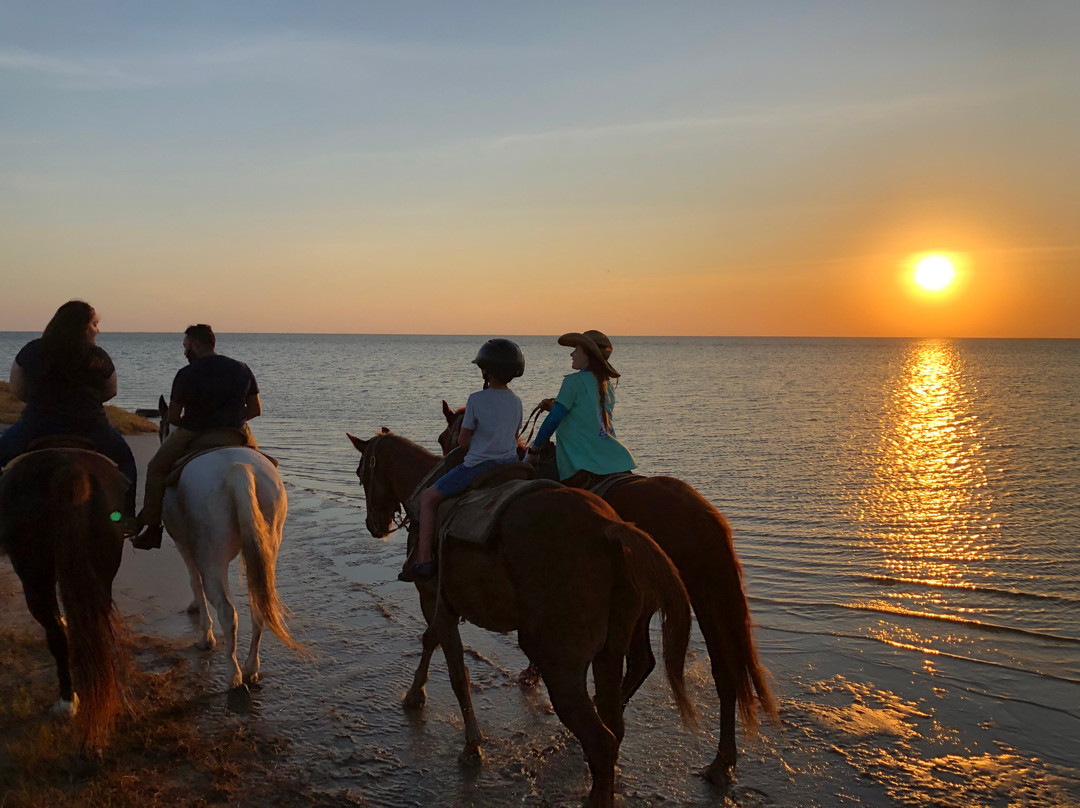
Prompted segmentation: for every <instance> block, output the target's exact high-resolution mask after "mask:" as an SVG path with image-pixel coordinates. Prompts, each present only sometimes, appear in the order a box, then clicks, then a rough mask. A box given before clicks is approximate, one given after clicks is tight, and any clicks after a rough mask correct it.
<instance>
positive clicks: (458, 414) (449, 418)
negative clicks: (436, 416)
mask: <svg viewBox="0 0 1080 808" xmlns="http://www.w3.org/2000/svg"><path fill="white" fill-rule="evenodd" d="M442 411H443V417H444V418H445V419H446V429H444V430H443V431H442V432H440V433H439V446H440V447H441V448H442V453H443V454H444V455H448V454H450V452H451V451H453V450H454V449H455V448H456V447H457V445H458V435H460V434H461V422H462V421H464V420H465V408H464V407H461V408H460V409H457V410H455V409H451V407H450V405H449V404H447V403H446V399H445V398H444V399H443V403H442Z"/></svg>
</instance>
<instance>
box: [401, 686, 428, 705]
mask: <svg viewBox="0 0 1080 808" xmlns="http://www.w3.org/2000/svg"><path fill="white" fill-rule="evenodd" d="M425 704H427V693H426V692H424V690H423V688H421V689H420V691H419V692H418V693H414V692H412V691H411V690H410V691H409V692H408V693H406V694H405V698H404V699H402V701H401V706H402V707H403V708H404V709H406V710H422V709H423V708H424V705H425Z"/></svg>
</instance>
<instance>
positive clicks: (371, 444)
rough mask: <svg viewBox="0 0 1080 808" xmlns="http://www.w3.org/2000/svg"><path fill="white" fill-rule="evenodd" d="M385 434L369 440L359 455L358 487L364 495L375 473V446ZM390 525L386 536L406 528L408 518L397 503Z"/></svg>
mask: <svg viewBox="0 0 1080 808" xmlns="http://www.w3.org/2000/svg"><path fill="white" fill-rule="evenodd" d="M387 434H388V433H386V432H380V433H379V434H378V435H376V436H375V437H373V438H372V439H371V440H369V441H368V442H367V445H366V446H365V447H364V451H363V453H362V454H361V455H360V485H361V486H363V488H364V493H365V494H366V493H367V492H368V490H369V488H370V487H373V480H372V475H374V473H375V444H376V443H377V442H378V441H380V440H382V439H383V438H385V437H386V435H387ZM368 504H370V503H368ZM390 524H392V525H393V528H391V529H390V530H388V531H387V532H386V535H387V536H389V535H390V534H391V533H394V532H396V531H398V530H400V529H401V528H403V527H408V525H409V517H408V515H407V514H405V513H404V508H403V503H401V502H399V503H398V504H397V507H396V508H395V509H394V513H393V514H392V515H391V517H390Z"/></svg>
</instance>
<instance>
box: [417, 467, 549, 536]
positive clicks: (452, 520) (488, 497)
mask: <svg viewBox="0 0 1080 808" xmlns="http://www.w3.org/2000/svg"><path fill="white" fill-rule="evenodd" d="M561 487H562V484H561V483H557V482H555V481H554V480H510V481H509V482H505V483H500V484H498V485H493V486H489V487H487V488H476V489H470V490H468V491H466V492H465V493H464V494H460V495H457V496H453V497H448V498H447V499H445V500H444V501H443V502H440V503H439V516H438V519H439V522H438V524H439V528H438V534H437V535H438V540H439V541H440V542H441V541H443V540H444V539H446V538H454V539H458V540H459V541H467V542H470V543H472V544H487V543H488V542H489V541H490V540H491V536H492V534H493V533H494V532H495V526H496V525H497V524H498V521H499V517H500V516H502V513H503V511H504V510H506V506H507V505H509V504H510V503H511V502H513V501H514V500H515V499H517V498H518V497H520V496H523V495H525V494H527V493H530V492H532V491H538V490H540V489H542V488H561Z"/></svg>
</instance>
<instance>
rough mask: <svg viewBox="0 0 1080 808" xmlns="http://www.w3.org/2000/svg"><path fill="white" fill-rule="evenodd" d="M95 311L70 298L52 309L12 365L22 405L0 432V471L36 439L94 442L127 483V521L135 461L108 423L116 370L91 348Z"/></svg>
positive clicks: (131, 507)
mask: <svg viewBox="0 0 1080 808" xmlns="http://www.w3.org/2000/svg"><path fill="white" fill-rule="evenodd" d="M97 335H98V316H97V312H96V311H94V307H93V306H91V305H90V304H89V303H86V302H84V301H82V300H71V301H68V302H67V303H65V304H64V305H63V306H61V307H60V308H59V309H57V310H56V314H54V315H53V318H52V319H51V320H50V321H49V324H48V325H47V326H45V331H44V333H42V335H41V337H39V338H38V339H35V340H31V341H30V342H28V343H27V344H26V345H24V346H23V348H22V350H20V351H19V353H18V355H17V356H16V357H15V361H14V363H12V365H11V377H10V378H11V391H12V392H13V393H14V394H15V395H16V396H17V397H18V398H19V399H21V400H22V401H25V402H26V408H25V409H24V410H23V413H22V417H21V418H20V419H19V421H18V422H17V423H14V424H12V425H11V426H10V427H8V428H7V430H6V431H5V432H4V433H3V434H0V468H3V467H4V466H5V465H7V464H8V463H9V462H11V461H12V460H14V459H15V458H16V457H18V456H19V455H20V454H22V453H23V452H25V451H26V450H27V449H28V448H29V446H30V444H31V443H33V442H34V441H35V440H37V439H39V438H46V437H53V436H59V435H76V436H79V437H82V438H86V439H88V440H90V441H92V442H93V444H94V445H95V446H96V447H97V449H98V451H100V452H101V453H102V454H104V455H105V456H106V457H108V458H110V459H111V460H112V461H113V462H114V463H116V465H117V466H118V467H119V468H120V471H121V472H123V474H124V476H125V477H127V478H128V479H129V480H131V489H130V490H129V492H128V500H127V502H126V503H125V509H126V510H127V511H128V512H127V513H125V514H124V516H126V517H131V519H132V520H134V517H135V478H136V476H137V474H138V472H137V469H136V466H135V457H134V455H132V453H131V449H130V447H129V446H128V445H127V441H125V440H124V437H123V436H122V435H121V434H120V433H119V432H118V431H117V430H116V429H115V427H113V426H112V424H110V423H109V420H108V418H107V417H106V416H105V407H104V403H105V402H106V401H108V400H109V399H111V398H112V397H113V396H115V395H116V368H115V366H114V365H113V361H112V359H111V358H110V356H109V354H107V353H106V352H105V350H104V349H102V348H99V347H98V346H97V344H96V340H97Z"/></svg>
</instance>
